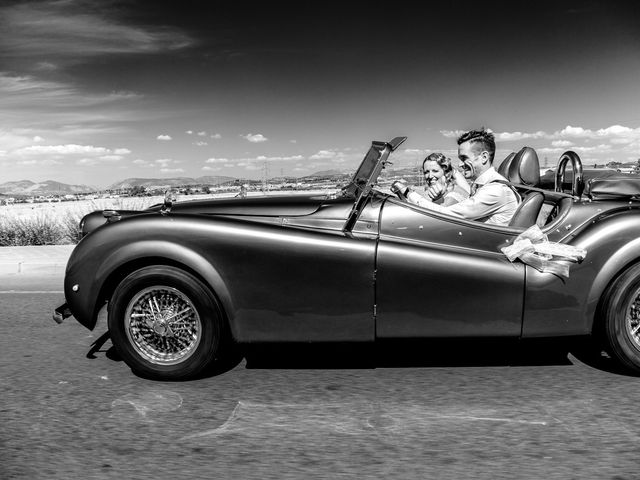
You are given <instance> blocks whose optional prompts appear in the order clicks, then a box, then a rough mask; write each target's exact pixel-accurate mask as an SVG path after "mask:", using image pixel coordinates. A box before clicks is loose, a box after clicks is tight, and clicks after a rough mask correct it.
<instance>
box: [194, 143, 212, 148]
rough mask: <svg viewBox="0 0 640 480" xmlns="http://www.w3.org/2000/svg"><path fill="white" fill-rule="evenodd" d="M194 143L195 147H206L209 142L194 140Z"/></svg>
mask: <svg viewBox="0 0 640 480" xmlns="http://www.w3.org/2000/svg"><path fill="white" fill-rule="evenodd" d="M194 145H195V146H196V147H206V146H207V145H209V144H208V143H207V142H196V143H194Z"/></svg>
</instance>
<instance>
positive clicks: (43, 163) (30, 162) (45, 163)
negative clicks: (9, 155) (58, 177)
mask: <svg viewBox="0 0 640 480" xmlns="http://www.w3.org/2000/svg"><path fill="white" fill-rule="evenodd" d="M16 164H17V165H31V166H33V165H39V166H43V167H46V166H50V165H62V162H60V161H58V160H55V159H53V158H45V159H42V160H36V159H33V158H32V159H29V160H20V161H18V162H16Z"/></svg>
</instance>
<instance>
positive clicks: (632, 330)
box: [625, 290, 640, 350]
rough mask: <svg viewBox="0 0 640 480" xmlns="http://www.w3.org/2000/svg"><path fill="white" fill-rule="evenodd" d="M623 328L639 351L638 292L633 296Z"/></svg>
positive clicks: (639, 313)
mask: <svg viewBox="0 0 640 480" xmlns="http://www.w3.org/2000/svg"><path fill="white" fill-rule="evenodd" d="M625 326H626V329H627V334H628V335H629V338H630V339H631V340H633V343H634V344H635V347H636V348H637V349H639V350H640V290H638V291H636V293H635V294H634V295H633V301H632V302H631V305H629V308H628V310H627V318H626V321H625Z"/></svg>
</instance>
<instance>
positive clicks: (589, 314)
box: [571, 210, 640, 327]
mask: <svg viewBox="0 0 640 480" xmlns="http://www.w3.org/2000/svg"><path fill="white" fill-rule="evenodd" d="M571 243H572V244H574V245H576V246H579V247H582V248H585V249H586V250H587V258H586V259H585V262H588V264H589V265H590V267H591V269H592V271H593V280H592V281H591V284H590V285H589V287H588V292H589V293H588V295H587V297H586V302H585V303H584V308H583V317H584V318H585V320H587V321H588V322H590V325H591V327H593V322H594V321H595V316H596V313H597V309H598V305H599V303H600V300H601V298H602V295H603V293H604V292H605V290H606V288H607V287H608V286H609V284H610V283H611V282H612V281H613V280H614V279H615V278H616V277H617V276H618V275H619V274H620V273H621V272H622V271H624V270H625V269H626V268H628V267H629V266H630V265H631V264H634V263H637V262H638V261H640V211H637V210H636V211H633V212H629V211H624V212H618V213H616V214H613V215H609V216H607V217H605V218H602V219H599V220H595V221H593V222H592V223H591V225H589V226H588V227H586V228H585V229H584V230H583V231H581V232H579V233H578V234H577V235H576V236H575V241H571Z"/></svg>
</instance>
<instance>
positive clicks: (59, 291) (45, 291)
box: [0, 290, 64, 295]
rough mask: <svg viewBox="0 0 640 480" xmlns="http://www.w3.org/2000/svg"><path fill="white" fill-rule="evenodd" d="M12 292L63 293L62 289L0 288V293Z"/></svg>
mask: <svg viewBox="0 0 640 480" xmlns="http://www.w3.org/2000/svg"><path fill="white" fill-rule="evenodd" d="M13 293H60V294H64V291H63V290H0V294H6V295H8V294H13Z"/></svg>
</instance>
